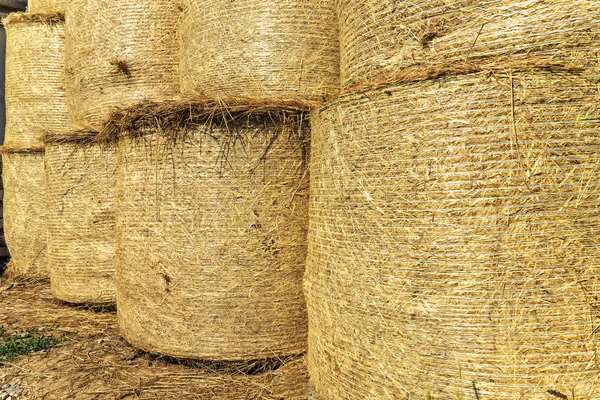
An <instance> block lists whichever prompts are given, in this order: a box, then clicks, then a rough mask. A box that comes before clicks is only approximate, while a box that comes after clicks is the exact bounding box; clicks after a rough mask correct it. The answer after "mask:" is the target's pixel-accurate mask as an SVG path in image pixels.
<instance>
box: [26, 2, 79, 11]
mask: <svg viewBox="0 0 600 400" xmlns="http://www.w3.org/2000/svg"><path fill="white" fill-rule="evenodd" d="M68 1H69V0H29V1H28V2H27V11H28V12H30V13H51V12H53V11H56V10H60V11H63V12H64V10H65V5H66V4H67V2H68Z"/></svg>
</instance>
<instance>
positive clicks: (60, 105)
mask: <svg viewBox="0 0 600 400" xmlns="http://www.w3.org/2000/svg"><path fill="white" fill-rule="evenodd" d="M63 20H64V17H63V15H62V14H26V13H15V14H11V15H10V16H9V17H7V18H5V19H4V22H3V24H4V27H5V28H6V65H7V66H8V67H7V68H6V132H5V144H7V145H10V146H13V147H21V148H27V147H37V146H42V145H43V136H44V135H45V134H46V133H48V132H62V131H63V130H64V129H65V127H66V126H68V117H67V103H66V96H65V53H64V22H63Z"/></svg>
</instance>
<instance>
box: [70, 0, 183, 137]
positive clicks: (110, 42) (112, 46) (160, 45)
mask: <svg viewBox="0 0 600 400" xmlns="http://www.w3.org/2000/svg"><path fill="white" fill-rule="evenodd" d="M66 12H67V21H66V34H67V37H66V62H67V78H68V81H67V101H68V105H69V117H70V118H71V126H72V128H74V129H91V130H99V129H100V127H101V126H102V122H103V121H104V119H106V118H107V117H108V115H109V114H110V112H111V111H113V110H114V109H117V108H124V107H128V106H132V105H134V104H137V103H138V102H141V101H143V100H150V99H151V100H155V101H160V100H165V99H171V98H174V97H176V96H177V93H178V91H179V74H178V60H177V48H178V46H177V20H178V18H179V14H180V8H179V6H178V5H177V4H176V1H175V0H122V1H114V0H95V1H88V0H70V1H69V2H68V4H67V11H66Z"/></svg>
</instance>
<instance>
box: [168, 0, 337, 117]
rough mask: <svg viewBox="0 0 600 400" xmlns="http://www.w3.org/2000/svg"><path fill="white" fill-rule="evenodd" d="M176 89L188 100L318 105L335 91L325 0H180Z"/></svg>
mask: <svg viewBox="0 0 600 400" xmlns="http://www.w3.org/2000/svg"><path fill="white" fill-rule="evenodd" d="M183 5H184V7H183V8H184V13H183V19H182V22H181V28H180V32H181V33H180V34H181V49H180V52H181V88H182V91H183V92H184V93H185V94H187V95H190V96H198V95H204V96H208V97H211V98H215V99H224V100H229V99H232V98H250V99H254V100H258V99H260V100H263V101H265V102H269V103H272V104H279V103H282V104H283V103H292V102H298V101H299V102H303V103H306V104H308V105H313V104H318V103H322V102H323V100H324V99H327V98H330V97H332V96H335V95H337V93H338V92H339V43H338V28H337V21H336V18H335V7H334V2H333V1H331V0H301V1H300V0H283V1H282V0H278V1H274V0H269V1H264V0H241V1H236V2H231V1H229V0H216V1H215V0H210V1H209V0H184V1H183Z"/></svg>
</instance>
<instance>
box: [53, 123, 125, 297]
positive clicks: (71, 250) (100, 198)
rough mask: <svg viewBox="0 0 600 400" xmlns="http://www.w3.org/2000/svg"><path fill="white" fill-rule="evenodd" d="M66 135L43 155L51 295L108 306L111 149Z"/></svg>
mask: <svg viewBox="0 0 600 400" xmlns="http://www.w3.org/2000/svg"><path fill="white" fill-rule="evenodd" d="M69 136H71V137H72V140H71V141H70V142H69V141H67V140H66V138H62V137H61V138H57V137H51V141H47V142H46V151H45V166H46V168H45V172H46V206H47V210H46V225H47V230H48V265H49V272H50V278H51V282H52V293H53V295H54V296H56V297H57V298H59V299H61V300H64V301H68V302H71V303H114V302H115V291H116V287H115V268H114V255H115V234H114V228H115V196H114V192H115V170H116V149H115V148H111V147H101V146H100V145H99V144H94V143H93V140H94V136H90V135H88V136H85V135H83V134H79V135H69Z"/></svg>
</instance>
